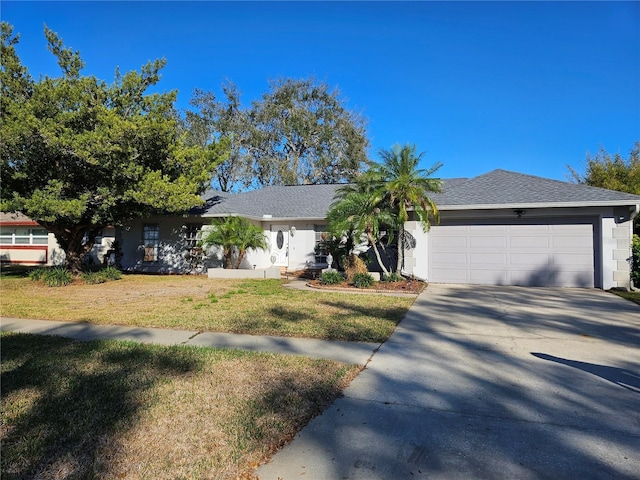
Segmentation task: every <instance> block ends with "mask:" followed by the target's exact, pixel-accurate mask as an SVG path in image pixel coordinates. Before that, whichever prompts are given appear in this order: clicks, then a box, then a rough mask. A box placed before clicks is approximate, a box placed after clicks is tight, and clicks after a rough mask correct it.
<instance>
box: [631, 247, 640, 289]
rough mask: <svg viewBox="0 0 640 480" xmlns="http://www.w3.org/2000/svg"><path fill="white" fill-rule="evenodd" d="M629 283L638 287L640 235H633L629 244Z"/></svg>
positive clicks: (639, 279)
mask: <svg viewBox="0 0 640 480" xmlns="http://www.w3.org/2000/svg"><path fill="white" fill-rule="evenodd" d="M631 281H632V282H633V284H634V285H635V286H636V287H640V235H634V236H633V241H632V243H631Z"/></svg>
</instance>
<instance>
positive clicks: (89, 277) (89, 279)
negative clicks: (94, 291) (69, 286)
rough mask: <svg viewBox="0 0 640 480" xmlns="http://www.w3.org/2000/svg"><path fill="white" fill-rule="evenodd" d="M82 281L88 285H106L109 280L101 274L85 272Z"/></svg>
mask: <svg viewBox="0 0 640 480" xmlns="http://www.w3.org/2000/svg"><path fill="white" fill-rule="evenodd" d="M82 281H83V282H84V283H86V284H87V285H95V284H98V283H104V282H106V281H107V279H106V278H104V276H102V275H100V272H84V273H83V274H82Z"/></svg>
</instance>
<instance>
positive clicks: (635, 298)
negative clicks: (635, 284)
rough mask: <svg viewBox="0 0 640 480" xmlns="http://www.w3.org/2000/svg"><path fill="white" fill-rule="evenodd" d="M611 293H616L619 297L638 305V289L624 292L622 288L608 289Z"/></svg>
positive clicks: (639, 298) (639, 301)
mask: <svg viewBox="0 0 640 480" xmlns="http://www.w3.org/2000/svg"><path fill="white" fill-rule="evenodd" d="M609 291H610V292H611V293H613V294H615V295H618V296H619V297H622V298H626V299H627V300H629V301H631V302H633V303H637V304H638V305H640V291H636V292H625V291H623V290H609Z"/></svg>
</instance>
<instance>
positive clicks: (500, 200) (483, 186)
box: [433, 170, 640, 210]
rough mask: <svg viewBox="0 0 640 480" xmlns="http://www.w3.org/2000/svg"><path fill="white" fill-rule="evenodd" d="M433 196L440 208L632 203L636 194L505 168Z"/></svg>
mask: <svg viewBox="0 0 640 480" xmlns="http://www.w3.org/2000/svg"><path fill="white" fill-rule="evenodd" d="M433 200H434V201H435V202H436V205H438V206H439V208H441V209H445V210H446V209H447V207H450V208H452V209H453V208H455V207H461V206H463V207H472V208H473V207H475V208H482V207H485V208H487V207H500V206H502V207H512V206H525V205H526V206H529V207H542V206H555V207H559V206H596V205H614V204H615V205H625V204H626V205H633V204H638V203H640V196H638V195H632V194H630V193H623V192H616V191H613V190H606V189H603V188H596V187H590V186H587V185H581V184H577V183H569V182H561V181H559V180H551V179H548V178H542V177H536V176H533V175H526V174H522V173H515V172H509V171H507V170H493V171H491V172H489V173H485V174H484V175H479V176H477V177H473V178H470V179H467V180H465V181H456V182H455V183H452V184H449V183H447V182H446V181H445V183H444V187H443V189H442V193H440V194H434V195H433Z"/></svg>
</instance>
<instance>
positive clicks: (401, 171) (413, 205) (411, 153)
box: [371, 145, 442, 273]
mask: <svg viewBox="0 0 640 480" xmlns="http://www.w3.org/2000/svg"><path fill="white" fill-rule="evenodd" d="M379 155H380V158H381V159H382V163H376V164H374V165H373V166H372V172H371V175H372V178H374V179H375V180H374V182H376V189H377V190H378V191H379V192H384V195H385V197H386V198H387V200H388V202H389V205H390V206H391V208H392V209H393V211H394V213H395V215H396V220H397V222H398V223H397V227H398V264H397V268H396V271H397V272H398V273H401V269H402V266H403V263H404V248H405V245H406V244H407V242H406V237H407V234H406V232H405V231H404V224H405V222H406V221H407V220H409V210H410V209H413V211H414V212H415V214H416V216H417V218H418V220H419V222H420V224H421V225H422V229H423V231H424V232H426V231H427V230H429V228H430V227H431V221H430V220H431V219H433V220H434V221H436V222H438V221H439V220H440V216H439V212H438V207H437V206H436V204H435V203H434V202H433V200H432V199H431V198H430V197H429V194H430V193H432V192H439V191H440V187H441V181H440V180H439V179H435V178H430V177H431V175H433V174H434V173H435V172H436V171H437V170H438V169H439V168H440V167H441V166H442V164H441V163H436V164H435V165H433V166H432V167H431V168H428V169H420V168H418V164H419V163H420V161H421V160H422V156H423V155H424V152H423V153H420V154H418V155H416V147H415V145H404V146H402V147H401V146H400V145H394V146H393V147H392V148H391V150H380V152H379Z"/></svg>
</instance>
